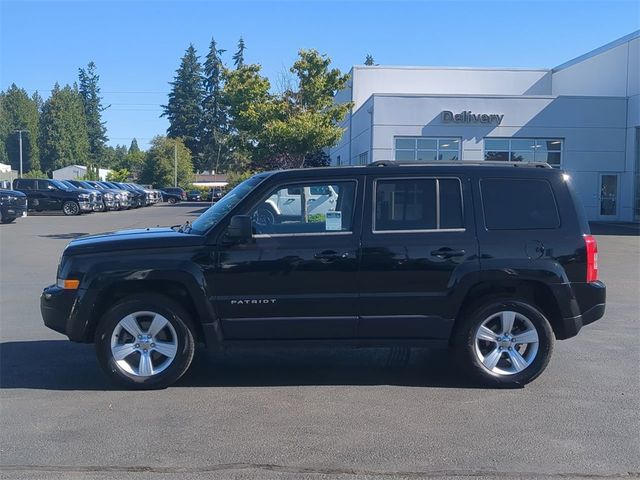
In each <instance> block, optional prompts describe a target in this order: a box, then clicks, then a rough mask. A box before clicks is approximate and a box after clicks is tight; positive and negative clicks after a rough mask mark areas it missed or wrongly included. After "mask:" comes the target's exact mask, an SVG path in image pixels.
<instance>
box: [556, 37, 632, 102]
mask: <svg viewBox="0 0 640 480" xmlns="http://www.w3.org/2000/svg"><path fill="white" fill-rule="evenodd" d="M633 35H634V34H632V35H631V36H628V38H629V39H628V40H625V39H624V38H623V39H621V41H620V40H619V41H616V42H614V43H613V44H612V46H611V47H609V46H608V45H605V46H604V47H602V48H601V49H598V50H595V51H594V52H590V53H587V54H585V55H584V56H583V57H578V58H576V59H574V60H571V61H569V62H567V63H566V64H563V65H560V66H559V67H556V68H555V69H553V73H552V80H551V82H552V93H553V95H593V96H603V97H605V96H613V97H626V96H629V95H633V91H635V92H636V94H637V92H638V75H639V74H638V58H637V55H638V41H639V39H638V38H637V36H636V38H635V39H634V38H632V37H633ZM618 43H619V44H618ZM632 66H633V67H634V68H635V70H633V72H632V71H631V67H632Z"/></svg>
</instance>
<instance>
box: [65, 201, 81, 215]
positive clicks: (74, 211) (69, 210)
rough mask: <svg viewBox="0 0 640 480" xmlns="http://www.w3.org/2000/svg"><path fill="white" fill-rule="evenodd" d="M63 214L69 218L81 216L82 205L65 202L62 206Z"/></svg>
mask: <svg viewBox="0 0 640 480" xmlns="http://www.w3.org/2000/svg"><path fill="white" fill-rule="evenodd" d="M62 213H64V214H65V215H67V216H72V215H80V205H78V204H77V202H72V201H68V202H64V203H63V204H62Z"/></svg>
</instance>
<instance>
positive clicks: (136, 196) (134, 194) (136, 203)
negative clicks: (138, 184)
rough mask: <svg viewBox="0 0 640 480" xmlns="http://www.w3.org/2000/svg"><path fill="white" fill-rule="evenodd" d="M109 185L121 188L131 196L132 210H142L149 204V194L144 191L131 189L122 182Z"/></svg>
mask: <svg viewBox="0 0 640 480" xmlns="http://www.w3.org/2000/svg"><path fill="white" fill-rule="evenodd" d="M107 183H109V184H111V185H114V186H115V187H116V188H121V189H122V190H125V191H128V192H129V193H130V194H131V208H140V207H143V206H145V205H146V204H147V194H146V193H145V192H144V190H140V189H138V188H134V187H131V186H129V185H127V184H126V183H122V182H107Z"/></svg>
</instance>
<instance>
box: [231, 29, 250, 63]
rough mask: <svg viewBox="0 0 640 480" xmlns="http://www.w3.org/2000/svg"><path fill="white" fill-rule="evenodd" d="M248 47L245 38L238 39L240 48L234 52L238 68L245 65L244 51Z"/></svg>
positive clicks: (234, 60) (234, 61)
mask: <svg viewBox="0 0 640 480" xmlns="http://www.w3.org/2000/svg"><path fill="white" fill-rule="evenodd" d="M246 49H247V47H246V46H245V45H244V39H243V38H242V37H240V40H238V50H236V53H234V54H233V57H232V58H233V64H234V65H235V67H236V68H242V67H244V51H245V50H246Z"/></svg>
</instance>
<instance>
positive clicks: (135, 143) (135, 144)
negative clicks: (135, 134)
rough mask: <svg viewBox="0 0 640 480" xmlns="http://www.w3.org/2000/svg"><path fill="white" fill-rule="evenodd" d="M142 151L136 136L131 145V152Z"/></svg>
mask: <svg viewBox="0 0 640 480" xmlns="http://www.w3.org/2000/svg"><path fill="white" fill-rule="evenodd" d="M139 151H140V147H138V140H136V139H135V138H134V139H133V140H131V145H129V153H138V152H139Z"/></svg>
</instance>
